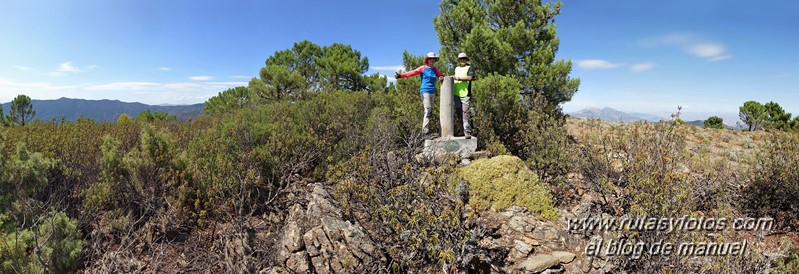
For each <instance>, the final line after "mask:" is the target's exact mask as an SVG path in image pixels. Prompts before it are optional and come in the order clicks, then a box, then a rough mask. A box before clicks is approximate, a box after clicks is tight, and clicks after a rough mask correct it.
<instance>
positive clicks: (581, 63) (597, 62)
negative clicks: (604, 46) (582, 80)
mask: <svg viewBox="0 0 799 274" xmlns="http://www.w3.org/2000/svg"><path fill="white" fill-rule="evenodd" d="M575 63H577V67H579V68H582V69H612V68H618V67H621V66H623V65H624V64H616V63H611V62H609V61H607V60H602V59H584V60H577V61H575Z"/></svg>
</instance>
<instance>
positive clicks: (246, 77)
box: [230, 75, 250, 79]
mask: <svg viewBox="0 0 799 274" xmlns="http://www.w3.org/2000/svg"><path fill="white" fill-rule="evenodd" d="M230 78H235V79H250V77H249V76H243V75H234V76H230Z"/></svg>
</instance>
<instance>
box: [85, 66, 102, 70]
mask: <svg viewBox="0 0 799 274" xmlns="http://www.w3.org/2000/svg"><path fill="white" fill-rule="evenodd" d="M98 67H100V66H98V65H89V66H87V67H86V68H87V69H89V70H93V69H96V68H98Z"/></svg>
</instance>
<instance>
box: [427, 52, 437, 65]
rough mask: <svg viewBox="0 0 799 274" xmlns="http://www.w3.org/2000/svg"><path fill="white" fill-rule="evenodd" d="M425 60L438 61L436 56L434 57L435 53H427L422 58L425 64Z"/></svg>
mask: <svg viewBox="0 0 799 274" xmlns="http://www.w3.org/2000/svg"><path fill="white" fill-rule="evenodd" d="M427 59H436V60H438V56H436V53H435V52H432V51H431V52H428V53H427V56H426V57H425V58H424V61H425V62H427Z"/></svg>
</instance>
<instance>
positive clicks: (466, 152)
mask: <svg viewBox="0 0 799 274" xmlns="http://www.w3.org/2000/svg"><path fill="white" fill-rule="evenodd" d="M475 151H477V138H476V137H474V136H472V138H470V139H466V137H449V138H447V139H445V138H436V139H433V140H425V141H424V150H422V154H423V155H424V156H425V157H426V158H427V159H430V160H432V159H436V158H439V157H441V156H446V155H447V154H454V155H458V156H460V157H461V159H464V158H468V157H469V156H470V155H471V154H472V153H474V152H475Z"/></svg>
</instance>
